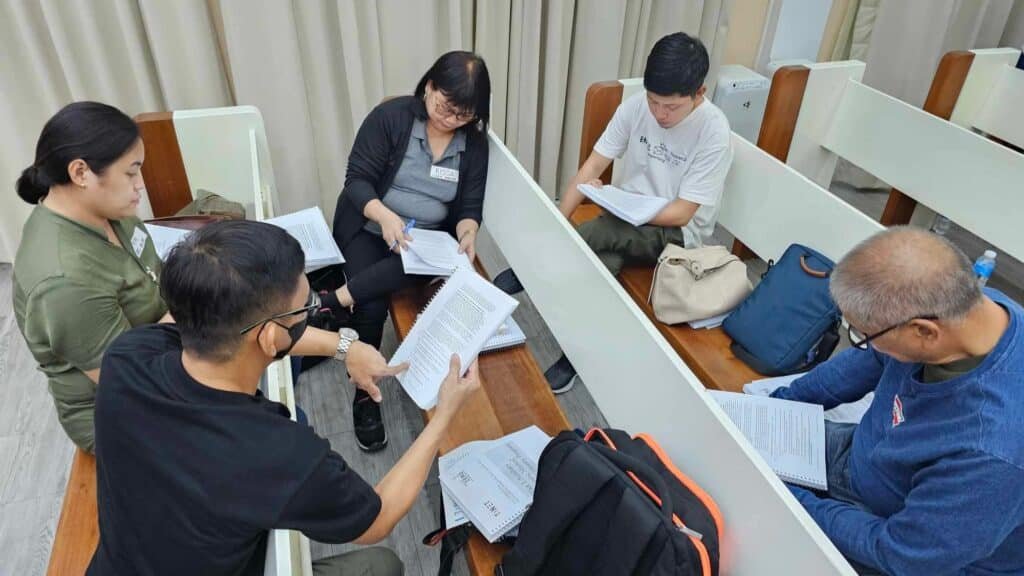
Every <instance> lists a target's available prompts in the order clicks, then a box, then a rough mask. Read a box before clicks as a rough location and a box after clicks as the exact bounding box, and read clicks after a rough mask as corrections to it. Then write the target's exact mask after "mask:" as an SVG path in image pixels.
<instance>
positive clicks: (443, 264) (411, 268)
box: [402, 228, 473, 275]
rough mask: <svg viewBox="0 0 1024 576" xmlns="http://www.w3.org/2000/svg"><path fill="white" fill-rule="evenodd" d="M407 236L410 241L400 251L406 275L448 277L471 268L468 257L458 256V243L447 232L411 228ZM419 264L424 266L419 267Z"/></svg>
mask: <svg viewBox="0 0 1024 576" xmlns="http://www.w3.org/2000/svg"><path fill="white" fill-rule="evenodd" d="M409 236H411V237H412V241H411V242H409V245H408V248H407V249H405V250H403V251H402V264H403V265H405V271H406V273H407V274H424V273H425V274H436V275H448V274H451V273H452V272H453V271H455V270H456V269H458V268H467V269H472V268H473V264H472V262H470V261H469V257H468V256H466V255H465V254H459V243H458V242H456V241H455V239H454V238H452V237H451V235H450V234H448V233H447V232H443V231H441V230H420V229H417V228H413V229H412V230H410V231H409ZM410 252H411V254H410ZM407 262H408V264H407ZM420 263H422V264H425V265H426V266H424V267H421V265H420ZM415 270H424V271H423V272H417V271H415Z"/></svg>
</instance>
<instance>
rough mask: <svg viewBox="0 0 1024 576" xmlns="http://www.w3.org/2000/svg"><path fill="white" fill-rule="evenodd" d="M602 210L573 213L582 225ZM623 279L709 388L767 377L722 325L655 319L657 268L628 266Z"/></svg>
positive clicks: (736, 388) (737, 386)
mask: <svg viewBox="0 0 1024 576" xmlns="http://www.w3.org/2000/svg"><path fill="white" fill-rule="evenodd" d="M602 212H603V210H602V209H601V208H600V207H598V206H597V205H594V204H584V205H581V206H580V207H579V208H578V209H577V210H576V212H574V213H573V215H572V222H573V224H575V225H577V226H579V225H580V224H582V223H584V222H586V221H588V220H591V219H593V218H596V217H597V216H599V215H600V214H601V213H602ZM619 281H620V282H622V286H623V287H624V288H625V289H626V292H628V293H629V295H630V296H632V297H633V300H634V301H636V304H637V306H639V307H640V309H641V310H643V311H644V313H645V314H647V317H648V318H650V319H651V322H653V323H654V325H655V326H657V328H658V330H659V331H660V332H661V334H662V335H663V336H664V337H665V339H666V340H668V343H669V344H670V345H671V346H672V348H673V349H674V350H675V351H676V352H677V353H678V354H679V355H680V356H681V357H682V358H683V361H684V362H686V365H687V366H689V367H690V369H691V370H693V373H694V374H696V375H697V377H698V378H700V381H701V382H703V383H704V385H705V386H707V387H708V388H714V389H717V390H728V391H731V392H742V391H743V385H744V384H746V383H747V382H750V381H751V380H755V379H758V378H763V377H764V376H762V375H761V374H759V373H758V372H756V371H754V370H753V369H752V368H750V367H749V366H747V365H746V364H744V363H743V361H742V360H740V359H739V358H737V357H736V356H735V355H734V354H733V353H732V351H731V350H730V349H729V346H730V344H731V343H732V340H731V339H730V338H729V336H727V335H726V333H725V331H723V330H722V329H721V328H720V327H719V328H709V329H699V330H695V329H693V328H690V327H689V326H687V325H686V324H680V325H675V326H672V325H668V324H665V323H663V322H661V321H659V320H658V319H657V318H655V317H654V308H652V307H651V305H650V304H649V303H648V302H647V296H648V294H650V293H651V284H652V283H653V281H654V268H651V267H649V266H626V267H625V268H623V270H622V272H621V273H619Z"/></svg>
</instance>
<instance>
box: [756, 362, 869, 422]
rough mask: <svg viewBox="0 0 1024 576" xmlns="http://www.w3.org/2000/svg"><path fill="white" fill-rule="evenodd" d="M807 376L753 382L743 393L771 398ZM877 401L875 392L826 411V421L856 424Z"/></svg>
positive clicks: (763, 379)
mask: <svg viewBox="0 0 1024 576" xmlns="http://www.w3.org/2000/svg"><path fill="white" fill-rule="evenodd" d="M805 374H807V372H801V373H799V374H790V375H788V376H775V377H774V378H761V379H758V380H753V381H751V382H750V383H749V384H744V385H743V392H744V393H745V394H754V395H756V396H769V395H771V393H772V392H775V389H776V388H781V387H783V386H789V385H790V384H792V383H793V381H794V380H796V379H797V378H799V377H801V376H803V375H805ZM874 399H875V393H874V392H868V393H867V394H865V395H864V397H863V398H861V399H860V400H856V401H854V402H848V403H846V404H840V405H839V406H836V407H835V408H833V409H831V410H826V411H825V420H830V421H832V422H845V423H849V424H856V423H858V422H860V421H861V419H862V418H864V414H866V413H867V411H868V408H871V403H872V402H873V401H874Z"/></svg>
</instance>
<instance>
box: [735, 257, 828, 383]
mask: <svg viewBox="0 0 1024 576" xmlns="http://www.w3.org/2000/svg"><path fill="white" fill-rule="evenodd" d="M834 267H835V264H833V262H832V261H831V260H829V259H828V258H826V257H825V256H823V255H822V254H821V253H819V252H817V251H816V250H812V249H811V248H808V247H806V246H802V245H800V244H792V245H790V246H789V248H786V252H785V253H784V254H783V255H782V258H780V259H779V261H778V262H771V261H769V262H768V271H767V272H765V274H764V276H763V277H762V279H761V283H760V284H758V285H757V288H755V289H754V291H753V293H751V294H750V296H748V297H747V299H746V300H744V301H743V303H741V304H740V305H739V307H737V308H736V310H734V311H733V312H732V314H729V317H728V318H726V319H725V323H724V324H723V325H722V329H724V330H725V333H726V334H728V335H729V337H731V338H732V340H733V342H732V352H733V354H735V355H736V357H737V358H739V359H740V360H743V361H744V362H745V363H746V364H747V365H748V366H750V367H751V368H753V369H754V370H756V371H758V372H760V373H761V374H764V375H765V376H781V375H784V374H794V373H797V372H803V371H806V370H810V369H811V368H813V367H814V366H815V365H817V364H819V363H821V362H823V361H825V360H827V359H828V357H829V356H831V355H832V352H833V351H834V350H835V348H836V345H837V344H838V343H839V317H840V315H839V308H837V307H836V305H835V303H834V302H832V296H831V295H830V294H829V292H828V283H829V276H830V275H831V273H832V269H833V268H834Z"/></svg>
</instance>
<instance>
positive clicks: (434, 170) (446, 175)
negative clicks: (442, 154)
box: [430, 166, 459, 182]
mask: <svg viewBox="0 0 1024 576" xmlns="http://www.w3.org/2000/svg"><path fill="white" fill-rule="evenodd" d="M430 177H431V178H437V179H438V180H444V181H445V182H458V181H459V171H458V170H456V169H454V168H445V167H444V166H431V167H430Z"/></svg>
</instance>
